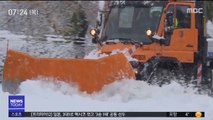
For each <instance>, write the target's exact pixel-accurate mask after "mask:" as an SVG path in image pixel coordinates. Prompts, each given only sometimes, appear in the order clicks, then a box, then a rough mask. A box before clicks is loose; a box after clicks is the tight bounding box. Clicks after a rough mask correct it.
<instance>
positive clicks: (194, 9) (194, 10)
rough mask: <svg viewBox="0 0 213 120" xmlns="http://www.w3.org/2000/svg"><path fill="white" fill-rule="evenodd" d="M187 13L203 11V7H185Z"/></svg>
mask: <svg viewBox="0 0 213 120" xmlns="http://www.w3.org/2000/svg"><path fill="white" fill-rule="evenodd" d="M186 11H187V13H200V14H201V13H203V8H187V10H186Z"/></svg>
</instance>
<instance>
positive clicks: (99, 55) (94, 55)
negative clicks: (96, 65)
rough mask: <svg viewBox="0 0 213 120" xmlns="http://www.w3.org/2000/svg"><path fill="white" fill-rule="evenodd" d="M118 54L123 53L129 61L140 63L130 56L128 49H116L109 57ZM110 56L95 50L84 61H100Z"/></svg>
mask: <svg viewBox="0 0 213 120" xmlns="http://www.w3.org/2000/svg"><path fill="white" fill-rule="evenodd" d="M118 53H123V54H124V55H125V57H126V58H127V59H128V60H129V61H138V60H137V59H135V58H133V57H132V56H131V55H130V53H129V50H128V49H127V48H126V49H124V50H119V49H115V50H113V51H112V52H111V53H110V54H109V55H115V54H118ZM109 55H108V54H105V53H101V51H100V50H98V49H94V50H92V51H91V52H90V53H89V54H88V55H85V57H84V59H100V58H103V57H107V56H109Z"/></svg>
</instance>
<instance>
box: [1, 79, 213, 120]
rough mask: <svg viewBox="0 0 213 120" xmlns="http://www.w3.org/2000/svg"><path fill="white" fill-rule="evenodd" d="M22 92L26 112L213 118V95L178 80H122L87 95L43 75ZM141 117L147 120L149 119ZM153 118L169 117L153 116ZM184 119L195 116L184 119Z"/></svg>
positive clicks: (23, 86)
mask: <svg viewBox="0 0 213 120" xmlns="http://www.w3.org/2000/svg"><path fill="white" fill-rule="evenodd" d="M0 94H1V98H4V99H2V100H1V104H0V105H1V111H3V112H1V113H0V115H1V118H3V119H4V120H7V119H8V118H7V111H8V109H7V107H8V106H7V102H8V101H7V99H6V98H7V97H8V95H9V94H8V93H3V92H2V91H1V92H0ZM20 94H21V95H25V100H26V103H25V106H26V107H25V110H26V111H143V112H146V111H204V112H205V114H206V117H205V118H203V119H199V120H212V119H213V114H212V112H213V98H211V97H208V96H207V95H198V94H195V90H193V89H192V88H184V87H182V86H181V85H179V84H178V83H175V82H173V83H171V84H170V85H165V86H162V87H158V86H150V85H148V84H147V83H145V82H142V81H135V80H121V81H116V82H114V83H112V84H109V85H106V86H104V88H103V89H102V91H100V92H97V93H93V94H85V93H82V92H80V91H78V88H77V86H76V85H72V84H71V85H70V84H67V83H64V82H59V81H54V80H52V79H47V78H39V80H37V79H34V80H32V81H25V82H23V83H22V84H21V85H20ZM25 119H31V118H25ZM25 119H24V120H25ZM36 119H39V118H36ZM40 119H42V120H43V119H44V118H40ZM63 119H66V118H62V120H63ZM67 119H71V118H67ZM73 119H74V118H73ZM75 119H76V118H75ZM84 119H90V120H93V119H94V118H84ZM108 119H109V118H105V120H108ZM117 119H118V118H117ZM123 119H124V118H122V120H123ZM125 119H128V120H130V119H131V120H132V119H133V118H125ZM135 119H137V118H135ZM138 119H140V120H147V118H138ZM149 120H169V119H168V118H149ZM178 120H179V119H178ZM181 120H193V119H192V118H191V119H189V118H181Z"/></svg>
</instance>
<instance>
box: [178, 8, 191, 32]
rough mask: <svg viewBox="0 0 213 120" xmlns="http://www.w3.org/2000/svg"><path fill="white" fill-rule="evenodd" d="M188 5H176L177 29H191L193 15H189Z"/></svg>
mask: <svg viewBox="0 0 213 120" xmlns="http://www.w3.org/2000/svg"><path fill="white" fill-rule="evenodd" d="M187 8H190V6H187V5H176V10H175V13H176V15H175V16H176V17H175V28H190V27H191V14H190V13H187Z"/></svg>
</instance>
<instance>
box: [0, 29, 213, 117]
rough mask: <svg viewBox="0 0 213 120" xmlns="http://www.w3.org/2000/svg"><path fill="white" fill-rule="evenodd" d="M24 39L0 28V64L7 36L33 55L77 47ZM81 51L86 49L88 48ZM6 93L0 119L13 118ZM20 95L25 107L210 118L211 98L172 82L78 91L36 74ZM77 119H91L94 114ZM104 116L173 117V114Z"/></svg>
mask: <svg viewBox="0 0 213 120" xmlns="http://www.w3.org/2000/svg"><path fill="white" fill-rule="evenodd" d="M212 28H213V27H212ZM25 39H26V36H23V35H15V34H12V33H10V32H9V31H0V66H3V60H4V57H5V53H6V44H7V40H10V44H9V47H10V48H13V49H17V50H21V51H23V52H27V53H29V54H31V55H34V56H42V57H70V58H71V57H73V56H74V55H73V53H75V52H76V51H77V50H76V48H75V47H74V46H73V44H72V42H71V43H67V44H61V43H60V44H56V43H53V42H51V41H49V42H46V43H45V44H43V43H42V42H40V43H33V41H30V44H29V41H28V42H27V41H26V40H25ZM32 43H33V44H32ZM93 47H94V46H93ZM91 48H92V47H91ZM91 48H90V49H91ZM84 51H86V52H88V50H84ZM77 52H79V51H77ZM91 84H92V83H91ZM0 89H1V86H0ZM9 95H10V94H9V93H5V92H2V91H1V90H0V98H1V99H0V120H8V119H14V118H8V117H7V116H8V113H7V112H8V96H9ZM20 95H24V96H25V102H26V103H25V111H142V112H147V111H204V112H205V115H206V117H205V118H196V120H197V119H199V120H213V114H212V113H213V98H212V97H209V96H208V95H199V94H196V90H193V88H190V87H189V88H184V87H182V86H181V85H179V84H178V83H175V82H172V83H171V84H169V85H164V86H162V87H158V86H150V85H148V84H147V83H145V82H142V81H135V80H122V81H117V82H114V83H112V84H110V85H106V86H105V87H104V88H103V90H102V91H100V92H98V93H93V94H85V93H82V92H79V91H78V89H77V87H76V86H75V85H69V84H67V83H64V82H56V81H53V80H52V79H50V78H49V79H48V78H39V79H34V80H31V81H25V82H23V83H22V84H21V86H20ZM26 119H27V120H28V119H30V120H35V119H39V120H46V119H58V118H21V120H26ZM65 119H66V120H67V119H73V120H74V119H76V118H60V120H65ZM79 119H87V120H88V119H90V120H93V119H94V118H79ZM96 119H101V118H96ZM104 119H105V120H108V119H119V120H126V119H128V120H132V119H137V120H173V119H174V118H104ZM175 120H195V118H175Z"/></svg>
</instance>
